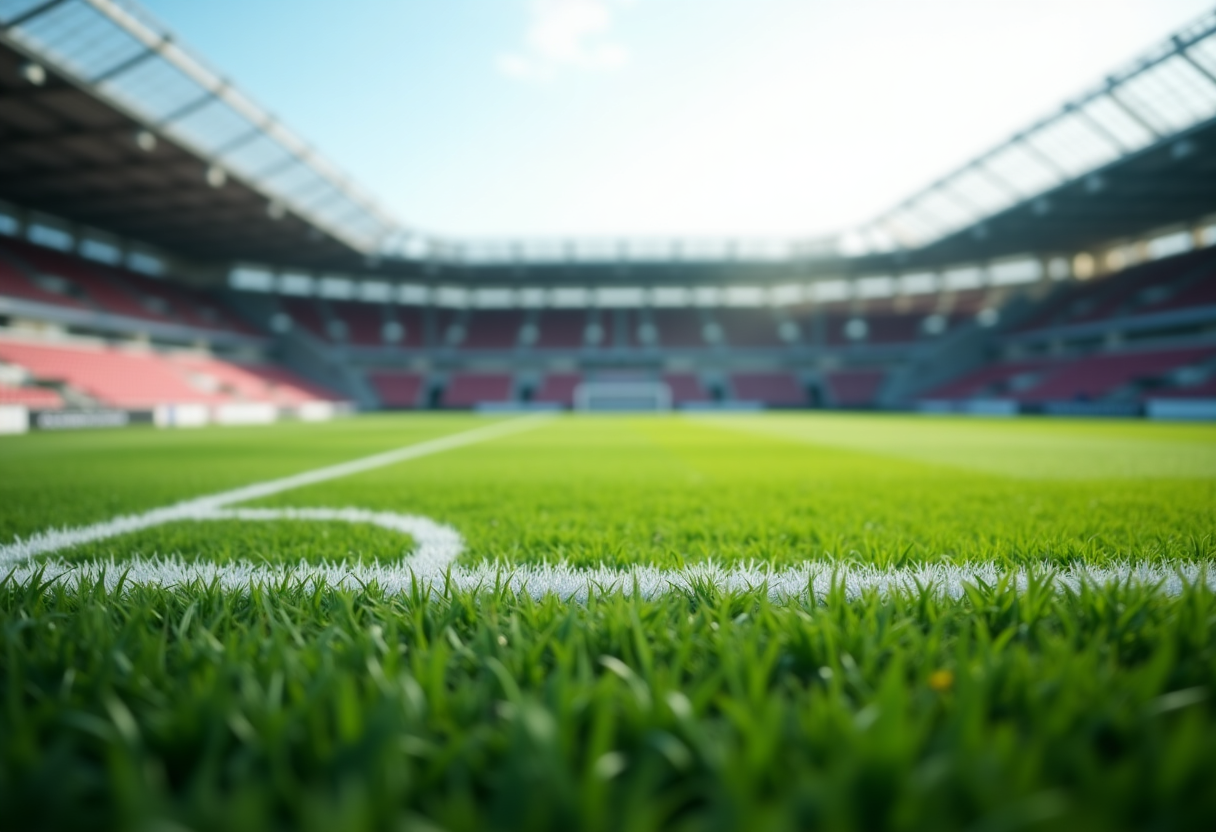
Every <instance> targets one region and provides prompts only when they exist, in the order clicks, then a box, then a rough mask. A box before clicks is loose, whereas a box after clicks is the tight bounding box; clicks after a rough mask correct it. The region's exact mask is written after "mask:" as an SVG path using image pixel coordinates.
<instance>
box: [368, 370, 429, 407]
mask: <svg viewBox="0 0 1216 832" xmlns="http://www.w3.org/2000/svg"><path fill="white" fill-rule="evenodd" d="M367 380H368V381H369V382H370V383H371V385H372V389H373V390H375V391H376V396H377V398H379V399H380V404H381V405H382V406H383V407H392V408H413V407H417V406H418V398H419V396H420V395H421V393H422V376H421V375H420V374H418V373H406V372H396V371H390V370H378V371H375V372H371V373H368V374H367Z"/></svg>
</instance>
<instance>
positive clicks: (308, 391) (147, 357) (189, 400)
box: [0, 339, 339, 409]
mask: <svg viewBox="0 0 1216 832" xmlns="http://www.w3.org/2000/svg"><path fill="white" fill-rule="evenodd" d="M0 361H3V362H5V363H8V364H13V365H16V366H18V367H21V368H23V369H24V370H25V372H26V373H27V374H28V375H29V376H30V377H32V378H34V379H36V380H38V381H41V382H44V383H48V384H52V385H54V384H59V385H63V386H65V387H67V388H69V389H70V390H72V391H74V392H75V393H78V394H80V395H82V396H84V397H87V399H89V400H91V401H93V402H95V403H97V404H100V405H106V406H110V407H120V408H128V409H151V408H154V407H157V406H159V405H166V404H207V405H219V404H231V403H237V402H252V403H269V404H276V405H283V406H290V405H296V404H300V403H303V402H306V401H314V400H318V399H321V400H331V401H336V400H338V398H339V397H337V396H336V395H334V394H333V393H332V392H331V391H328V390H325V389H323V388H321V387H319V386H317V385H315V384H311V383H310V382H308V381H306V380H304V379H302V378H300V377H298V376H296V375H295V374H294V373H291V372H290V371H288V370H286V369H284V368H281V367H276V366H273V365H264V364H246V363H236V362H232V361H225V360H221V359H218V358H213V357H206V356H198V355H165V354H161V353H157V352H154V351H150V350H130V349H119V348H115V347H109V346H95V345H85V344H61V343H44V342H32V341H20V340H10V339H2V340H0ZM51 392H54V391H51ZM55 395H56V396H58V394H55Z"/></svg>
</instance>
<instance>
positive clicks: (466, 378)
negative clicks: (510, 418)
mask: <svg viewBox="0 0 1216 832" xmlns="http://www.w3.org/2000/svg"><path fill="white" fill-rule="evenodd" d="M512 383H513V382H512V379H511V376H510V375H509V374H507V373H456V374H454V375H453V376H452V377H451V378H450V379H449V380H448V384H447V387H445V388H444V390H443V406H444V407H449V408H466V407H476V406H477V405H479V404H487V403H491V402H507V401H510V400H511V392H512V391H511V386H512Z"/></svg>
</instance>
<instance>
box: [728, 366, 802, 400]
mask: <svg viewBox="0 0 1216 832" xmlns="http://www.w3.org/2000/svg"><path fill="white" fill-rule="evenodd" d="M730 386H731V389H732V390H733V391H734V394H735V399H737V400H739V401H747V402H763V403H764V404H766V405H769V406H770V407H798V406H799V405H804V404H806V398H807V397H806V390H805V389H803V387H802V385H801V384H799V383H798V379H797V377H795V376H794V374H793V373H781V372H774V373H734V374H732V375H731V377H730Z"/></svg>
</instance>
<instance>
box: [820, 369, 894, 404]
mask: <svg viewBox="0 0 1216 832" xmlns="http://www.w3.org/2000/svg"><path fill="white" fill-rule="evenodd" d="M886 376H887V372H886V370H879V369H874V370H836V371H833V372H829V373H827V374H826V381H827V386H828V390H829V391H830V392H831V394H832V401H833V402H834V403H835V404H836V406H837V407H873V406H874V405H876V404H877V403H878V393H879V391H880V390H881V389H882V383H883V380H884V379H885V378H886Z"/></svg>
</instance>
